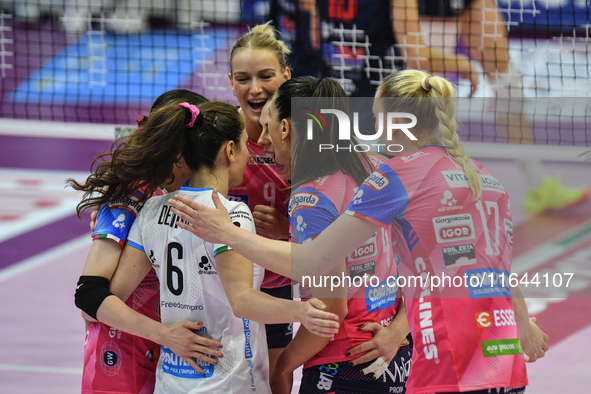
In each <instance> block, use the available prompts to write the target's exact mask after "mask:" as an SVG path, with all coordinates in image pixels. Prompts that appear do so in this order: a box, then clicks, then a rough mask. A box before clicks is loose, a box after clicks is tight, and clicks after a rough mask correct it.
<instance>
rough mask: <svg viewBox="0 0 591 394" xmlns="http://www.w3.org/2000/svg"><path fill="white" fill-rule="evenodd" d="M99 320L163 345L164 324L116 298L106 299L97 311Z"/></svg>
mask: <svg viewBox="0 0 591 394" xmlns="http://www.w3.org/2000/svg"><path fill="white" fill-rule="evenodd" d="M97 319H98V321H100V322H101V323H104V324H107V325H109V326H111V327H115V328H117V329H119V330H121V331H125V332H127V333H129V334H132V335H136V336H139V337H142V338H145V339H149V340H151V341H154V342H156V343H162V338H161V330H162V328H163V325H162V323H159V322H157V321H155V320H152V319H150V318H149V317H147V316H144V315H142V314H141V313H139V312H137V311H135V310H133V309H131V308H130V307H129V306H127V305H126V304H125V303H124V302H123V301H121V300H120V299H119V298H118V297H116V296H110V297H107V298H105V300H104V301H103V302H102V304H101V306H100V307H99V309H98V311H97Z"/></svg>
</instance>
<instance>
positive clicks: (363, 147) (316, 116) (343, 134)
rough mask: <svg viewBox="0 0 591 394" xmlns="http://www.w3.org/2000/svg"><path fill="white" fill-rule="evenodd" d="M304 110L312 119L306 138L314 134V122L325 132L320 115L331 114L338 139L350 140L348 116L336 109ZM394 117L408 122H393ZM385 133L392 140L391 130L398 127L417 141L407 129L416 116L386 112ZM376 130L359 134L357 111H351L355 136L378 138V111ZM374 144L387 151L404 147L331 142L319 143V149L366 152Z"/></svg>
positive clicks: (380, 122)
mask: <svg viewBox="0 0 591 394" xmlns="http://www.w3.org/2000/svg"><path fill="white" fill-rule="evenodd" d="M304 109H305V110H306V111H305V112H304V113H305V114H306V115H308V116H310V117H311V118H312V119H308V122H307V138H308V140H312V139H313V135H314V131H313V130H314V123H316V124H317V125H318V126H319V127H320V130H321V132H325V130H328V125H327V123H326V120H325V119H324V117H323V116H322V114H333V115H335V116H336V117H337V121H338V123H339V140H341V141H351V121H350V120H349V116H348V115H347V114H346V113H345V112H343V111H340V110H338V109H321V110H320V112H318V111H315V110H313V109H312V108H307V107H305V108H304ZM394 119H410V123H394ZM386 120H387V122H386V123H387V124H386V128H387V130H386V133H387V138H388V141H391V140H392V130H396V129H399V130H401V131H402V132H404V134H406V136H407V137H408V138H409V139H411V140H412V141H417V138H416V137H415V136H414V135H413V134H412V133H411V132H410V131H409V129H411V128H413V127H414V126H416V124H417V117H416V116H414V115H413V114H410V113H406V112H388V113H387V114H386ZM377 124H378V130H377V131H376V133H375V134H370V135H365V134H361V132H360V131H359V113H358V112H354V113H353V133H354V134H355V137H356V138H358V139H359V140H361V141H375V140H377V139H379V138H380V137H381V136H382V134H383V133H384V113H383V112H380V113H379V114H378V122H377ZM374 145H376V146H377V145H381V146H382V147H383V148H384V149H386V150H388V152H402V150H403V149H404V148H403V147H402V145H400V144H390V145H384V144H356V145H348V146H346V147H341V146H338V145H337V146H336V148H335V145H333V144H320V145H319V151H322V150H331V149H333V150H334V149H336V150H337V151H339V150H348V151H351V147H353V150H355V151H356V152H368V151H369V150H370V149H371V146H374Z"/></svg>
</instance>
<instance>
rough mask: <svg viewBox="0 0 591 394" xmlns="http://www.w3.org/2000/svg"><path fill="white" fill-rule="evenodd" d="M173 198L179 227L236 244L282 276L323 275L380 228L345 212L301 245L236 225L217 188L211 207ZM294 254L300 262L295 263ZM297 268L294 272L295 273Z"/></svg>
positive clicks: (293, 277)
mask: <svg viewBox="0 0 591 394" xmlns="http://www.w3.org/2000/svg"><path fill="white" fill-rule="evenodd" d="M176 199H177V200H172V199H171V200H169V204H171V205H172V206H173V208H172V209H173V212H174V213H175V214H176V215H177V216H179V217H180V218H181V219H183V220H185V221H187V222H188V223H189V224H185V223H183V222H181V221H179V222H178V226H179V227H182V228H183V229H185V230H188V231H190V232H192V233H193V234H195V235H196V236H198V237H200V238H202V239H204V240H206V241H208V242H212V243H222V244H226V245H228V246H230V247H232V248H233V249H234V250H235V251H237V252H238V253H240V254H241V255H242V256H244V257H245V258H247V259H249V260H251V261H255V262H256V263H257V264H258V265H260V266H262V267H263V268H266V269H268V270H270V271H273V272H276V273H278V274H280V275H283V276H286V277H288V278H292V279H294V280H297V281H301V278H302V276H310V275H323V274H325V273H326V272H327V271H328V270H330V269H331V268H333V267H334V266H335V265H337V264H338V262H339V261H343V260H344V259H345V258H346V257H347V256H348V255H349V254H351V252H353V251H354V250H355V248H356V247H357V246H359V245H362V244H363V243H364V242H365V241H366V240H367V239H368V238H369V237H370V236H371V235H372V234H373V233H374V232H375V231H376V230H377V228H378V226H377V225H376V224H374V223H372V222H369V221H366V220H363V219H360V218H357V217H353V216H349V215H341V216H340V217H339V218H338V219H337V220H336V221H334V222H333V223H332V224H331V225H330V226H329V227H328V228H327V229H326V230H324V231H323V232H322V233H321V234H320V235H319V236H318V237H317V238H316V239H314V241H312V242H309V243H306V244H302V245H298V244H293V243H290V242H285V241H275V240H271V239H268V238H264V237H261V236H258V235H256V234H253V233H251V232H249V231H246V230H243V229H240V228H238V227H236V226H234V225H232V222H231V220H230V217H229V216H228V212H227V210H226V209H225V207H224V206H223V204H222V203H221V202H220V200H219V197H218V196H217V193H216V192H215V190H214V193H213V201H214V203H215V206H216V208H209V207H206V206H204V205H202V204H199V203H197V202H195V201H193V200H191V199H189V198H186V197H184V196H181V195H177V196H176ZM292 253H293V254H294V256H295V257H296V259H297V261H294V264H293V266H292ZM292 270H293V272H292Z"/></svg>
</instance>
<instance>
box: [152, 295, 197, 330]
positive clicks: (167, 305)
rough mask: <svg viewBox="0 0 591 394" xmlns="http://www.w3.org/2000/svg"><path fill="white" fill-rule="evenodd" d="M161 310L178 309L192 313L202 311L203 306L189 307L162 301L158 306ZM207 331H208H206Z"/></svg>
mask: <svg viewBox="0 0 591 394" xmlns="http://www.w3.org/2000/svg"><path fill="white" fill-rule="evenodd" d="M158 305H159V306H161V308H177V309H187V310H190V311H191V312H192V311H202V310H203V305H201V304H200V305H189V304H181V303H180V302H168V301H160V303H159V304H158ZM205 331H207V329H206V330H205Z"/></svg>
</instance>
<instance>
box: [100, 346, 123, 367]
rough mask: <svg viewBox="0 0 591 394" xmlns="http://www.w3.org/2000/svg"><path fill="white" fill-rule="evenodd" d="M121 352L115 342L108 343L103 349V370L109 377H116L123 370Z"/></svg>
mask: <svg viewBox="0 0 591 394" xmlns="http://www.w3.org/2000/svg"><path fill="white" fill-rule="evenodd" d="M122 362H123V359H122V357H121V350H120V349H119V346H117V344H116V343H115V342H112V341H108V342H105V343H104V344H103V347H102V348H101V369H102V370H103V372H104V373H105V375H107V376H115V375H117V373H118V372H119V369H120V368H121V363H122Z"/></svg>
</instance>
